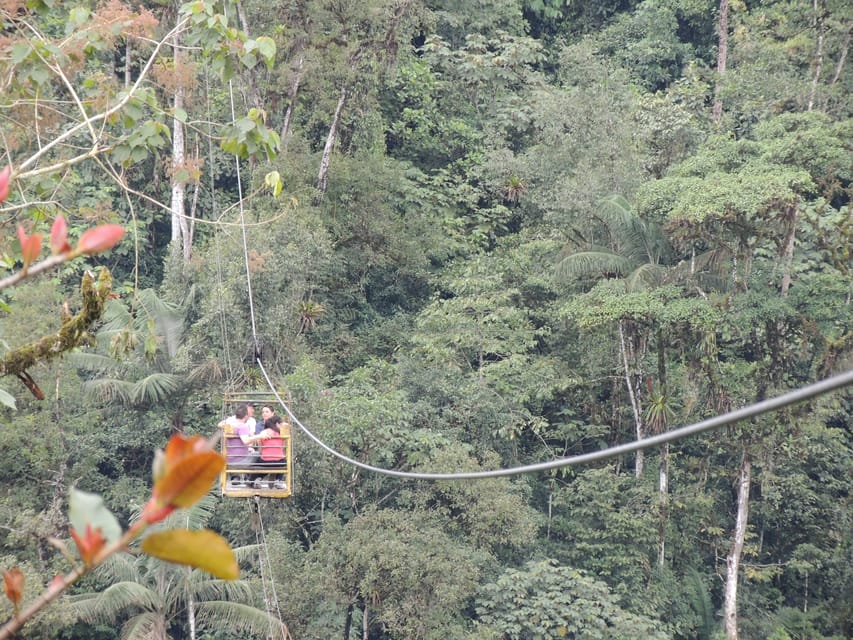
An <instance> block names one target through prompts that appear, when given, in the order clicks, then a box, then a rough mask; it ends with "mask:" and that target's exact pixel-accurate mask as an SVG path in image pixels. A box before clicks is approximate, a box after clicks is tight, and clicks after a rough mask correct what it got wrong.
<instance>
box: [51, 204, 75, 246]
mask: <svg viewBox="0 0 853 640" xmlns="http://www.w3.org/2000/svg"><path fill="white" fill-rule="evenodd" d="M50 250H51V251H52V252H53V254H54V255H56V254H58V253H66V252H68V251H71V245H69V244H68V225H67V224H66V223H65V218H64V217H63V216H62V214H61V213H60V214H59V215H58V216H56V220H54V221H53V226H52V227H51V228H50Z"/></svg>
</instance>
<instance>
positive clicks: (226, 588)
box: [192, 570, 254, 604]
mask: <svg viewBox="0 0 853 640" xmlns="http://www.w3.org/2000/svg"><path fill="white" fill-rule="evenodd" d="M193 574H195V575H194V576H193V577H194V578H196V579H197V580H198V582H196V583H194V584H193V585H192V592H193V595H194V596H195V600H196V602H211V601H216V600H226V601H228V602H242V603H244V604H246V603H249V602H251V601H252V597H253V596H254V589H253V588H252V585H251V584H250V583H249V582H247V581H246V580H211V579H210V576H209V575H208V574H207V573H204V572H203V571H198V570H195V571H193Z"/></svg>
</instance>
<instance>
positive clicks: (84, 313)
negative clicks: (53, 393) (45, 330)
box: [0, 268, 112, 395]
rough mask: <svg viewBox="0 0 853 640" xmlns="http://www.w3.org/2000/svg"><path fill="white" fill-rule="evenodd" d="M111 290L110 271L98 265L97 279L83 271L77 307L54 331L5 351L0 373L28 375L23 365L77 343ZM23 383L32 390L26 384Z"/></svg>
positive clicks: (65, 349)
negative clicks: (79, 303) (72, 314)
mask: <svg viewBox="0 0 853 640" xmlns="http://www.w3.org/2000/svg"><path fill="white" fill-rule="evenodd" d="M111 290H112V275H111V274H110V272H109V270H108V269H106V268H103V269H101V273H100V275H99V276H98V280H97V282H96V281H95V277H94V275H93V274H92V273H90V272H88V271H87V272H86V273H85V274H84V275H83V281H82V284H81V286H80V291H81V293H82V297H83V305H82V307H81V309H80V311H79V312H78V313H77V314H76V315H74V316H72V317H71V318H69V319H68V320H66V321H65V322H63V323H62V326H61V327H60V328H59V331H57V332H56V333H53V334H51V335H48V336H44V337H43V338H41V339H39V340H37V341H35V342H31V343H30V344H27V345H24V346H22V347H19V348H17V349H13V350H12V351H9V352H8V353H6V354H5V355H4V356H3V359H2V360H1V361H0V376H8V375H14V376H17V377H19V378H21V379H22V380H24V379H26V378H28V374H27V369H29V368H30V367H32V366H33V365H34V364H36V363H38V362H44V361H46V360H51V359H53V358H55V357H56V356H58V355H60V354H62V353H65V352H66V351H70V350H71V349H73V348H74V347H76V346H78V345H79V344H80V343H81V342H82V340H83V338H84V337H85V335H86V332H87V331H88V330H89V328H90V327H91V326H92V325H93V324H94V323H95V322H97V321H98V320H99V319H100V318H101V316H102V315H103V313H104V304H105V303H106V300H107V297H108V296H109V294H110V292H111ZM27 387H28V388H30V391H33V389H32V388H31V387H30V385H29V384H27ZM33 393H34V394H35V391H33ZM36 395H38V394H36Z"/></svg>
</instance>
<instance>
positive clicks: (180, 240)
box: [171, 33, 191, 263]
mask: <svg viewBox="0 0 853 640" xmlns="http://www.w3.org/2000/svg"><path fill="white" fill-rule="evenodd" d="M180 47H181V42H180V33H176V34H175V36H174V65H175V71H176V73H175V77H176V78H178V77H179V74H180V70H179V69H178V67H179V65H180ZM174 107H175V117H174V118H173V119H172V206H171V210H172V247H173V251H178V250H179V249H180V251H181V254H182V256H183V259H184V262H185V263H186V262H189V260H190V246H191V242H190V238H189V227H188V225H187V216H186V209H185V205H184V193H185V183H184V181H183V180H178V179H177V175H176V174H177V172H178V170H179V169H181V168H182V167H183V166H184V164H185V163H186V149H185V142H184V123H183V122H181V121H180V120H179V119H178V117H177V114H178V112H179V111H182V110H183V108H184V87H183V85H182V84H181V83H180V81H179V82H178V85H177V87H176V88H175V99H174Z"/></svg>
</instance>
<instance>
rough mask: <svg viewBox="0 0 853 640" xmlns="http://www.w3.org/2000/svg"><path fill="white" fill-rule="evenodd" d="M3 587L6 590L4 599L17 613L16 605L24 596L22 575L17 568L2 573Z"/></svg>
mask: <svg viewBox="0 0 853 640" xmlns="http://www.w3.org/2000/svg"><path fill="white" fill-rule="evenodd" d="M3 586H4V587H5V588H6V597H7V598H9V601H10V602H11V603H12V605H13V606H14V607H15V611H17V610H18V603H19V602H20V601H21V598H22V597H23V595H24V574H23V573H22V572H21V570H20V569H18V567H12V568H11V569H9V570H8V571H6V570H4V571H3Z"/></svg>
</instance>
